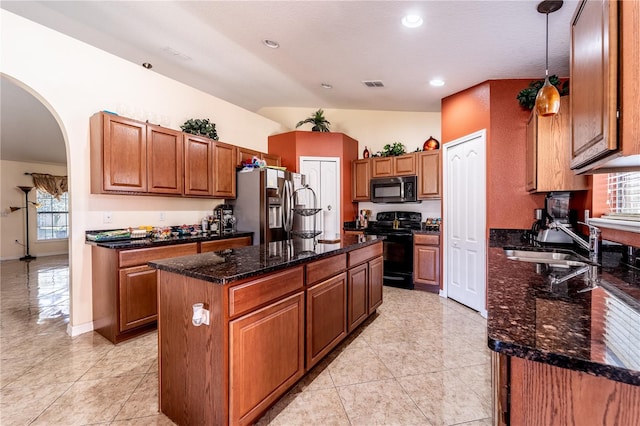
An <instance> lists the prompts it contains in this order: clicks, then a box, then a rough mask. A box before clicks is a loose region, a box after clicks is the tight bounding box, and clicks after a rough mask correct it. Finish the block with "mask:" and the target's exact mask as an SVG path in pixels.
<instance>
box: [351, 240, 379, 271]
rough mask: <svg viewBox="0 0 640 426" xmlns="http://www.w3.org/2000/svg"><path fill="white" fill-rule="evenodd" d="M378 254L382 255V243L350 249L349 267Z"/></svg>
mask: <svg viewBox="0 0 640 426" xmlns="http://www.w3.org/2000/svg"><path fill="white" fill-rule="evenodd" d="M378 256H382V243H377V244H374V245H372V246H368V247H363V248H359V249H356V250H353V251H350V252H349V268H351V267H352V266H355V265H358V264H360V263H362V262H366V261H367V260H369V259H373V258H374V257H378Z"/></svg>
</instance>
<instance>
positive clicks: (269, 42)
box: [262, 38, 280, 49]
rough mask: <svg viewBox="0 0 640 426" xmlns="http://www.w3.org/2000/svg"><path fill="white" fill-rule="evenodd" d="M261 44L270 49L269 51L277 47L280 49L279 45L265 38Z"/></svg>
mask: <svg viewBox="0 0 640 426" xmlns="http://www.w3.org/2000/svg"><path fill="white" fill-rule="evenodd" d="M262 43H263V44H264V45H265V46H267V47H270V48H271V49H277V48H278V47H280V43H278V42H277V41H274V40H269V39H268V38H265V39H264V40H262Z"/></svg>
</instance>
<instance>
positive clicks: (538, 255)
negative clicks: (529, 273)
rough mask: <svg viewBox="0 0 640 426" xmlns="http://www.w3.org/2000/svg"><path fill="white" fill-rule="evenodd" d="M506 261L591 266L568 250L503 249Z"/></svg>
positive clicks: (560, 265)
mask: <svg viewBox="0 0 640 426" xmlns="http://www.w3.org/2000/svg"><path fill="white" fill-rule="evenodd" d="M504 253H505V254H506V256H507V259H511V260H517V261H520V262H531V263H546V264H548V265H549V266H556V267H564V268H569V267H571V266H585V265H590V264H592V263H591V261H589V259H587V258H585V257H582V256H580V255H578V254H576V253H574V252H572V251H570V250H560V249H541V248H532V249H530V250H529V249H526V248H513V247H505V248H504Z"/></svg>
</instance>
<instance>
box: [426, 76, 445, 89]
mask: <svg viewBox="0 0 640 426" xmlns="http://www.w3.org/2000/svg"><path fill="white" fill-rule="evenodd" d="M429 84H430V85H432V86H435V87H441V86H444V80H440V79H438V78H434V79H433V80H431V81H430V82H429Z"/></svg>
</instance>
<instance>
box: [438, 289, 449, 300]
mask: <svg viewBox="0 0 640 426" xmlns="http://www.w3.org/2000/svg"><path fill="white" fill-rule="evenodd" d="M438 295H439V296H440V297H444V298H445V299H446V298H447V293H446V292H445V291H444V290H440V291H439V292H438Z"/></svg>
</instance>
